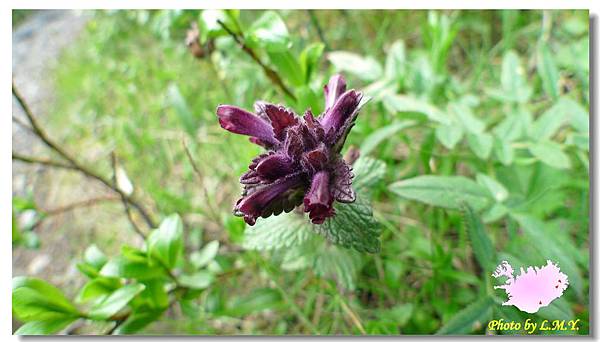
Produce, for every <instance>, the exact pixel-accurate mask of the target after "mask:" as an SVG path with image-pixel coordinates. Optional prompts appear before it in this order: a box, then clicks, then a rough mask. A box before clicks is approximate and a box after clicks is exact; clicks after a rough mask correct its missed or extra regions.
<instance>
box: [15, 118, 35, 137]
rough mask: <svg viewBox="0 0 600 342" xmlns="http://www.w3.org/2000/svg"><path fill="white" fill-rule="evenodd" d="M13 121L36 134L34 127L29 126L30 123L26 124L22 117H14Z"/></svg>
mask: <svg viewBox="0 0 600 342" xmlns="http://www.w3.org/2000/svg"><path fill="white" fill-rule="evenodd" d="M12 121H13V122H14V123H16V124H17V125H19V126H21V127H22V128H23V129H26V130H28V131H29V132H31V133H34V134H35V132H34V131H33V128H31V126H29V125H28V124H26V123H25V122H23V121H22V120H21V119H19V118H17V117H16V116H13V117H12Z"/></svg>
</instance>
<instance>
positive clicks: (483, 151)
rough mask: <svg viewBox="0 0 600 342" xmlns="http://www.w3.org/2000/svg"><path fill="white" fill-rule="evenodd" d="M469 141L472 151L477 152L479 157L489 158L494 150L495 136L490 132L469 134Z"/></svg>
mask: <svg viewBox="0 0 600 342" xmlns="http://www.w3.org/2000/svg"><path fill="white" fill-rule="evenodd" d="M467 142H468V143H469V147H470V148H471V151H473V153H475V155H476V156H477V157H479V159H483V160H485V159H488V157H489V156H490V153H491V152H492V145H493V144H494V138H493V137H492V136H491V135H490V134H489V133H481V134H467Z"/></svg>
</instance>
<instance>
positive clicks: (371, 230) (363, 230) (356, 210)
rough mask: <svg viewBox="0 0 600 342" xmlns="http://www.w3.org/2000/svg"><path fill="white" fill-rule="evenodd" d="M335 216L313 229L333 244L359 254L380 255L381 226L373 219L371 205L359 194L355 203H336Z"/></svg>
mask: <svg viewBox="0 0 600 342" xmlns="http://www.w3.org/2000/svg"><path fill="white" fill-rule="evenodd" d="M334 209H335V212H336V214H335V216H334V217H332V218H329V219H327V220H326V221H325V222H324V223H323V224H320V225H313V229H314V230H315V231H316V232H317V233H319V234H321V235H323V236H324V237H325V238H326V239H327V240H328V241H330V242H331V243H334V244H337V245H341V246H343V247H346V248H353V249H355V250H357V251H359V252H369V253H378V252H379V250H380V249H381V242H380V241H379V235H380V234H381V226H380V224H379V223H378V222H377V221H376V220H375V219H374V218H373V209H372V207H371V204H370V203H369V202H368V201H367V200H365V199H363V198H361V196H360V194H357V196H356V201H355V202H354V203H337V202H336V203H335V204H334Z"/></svg>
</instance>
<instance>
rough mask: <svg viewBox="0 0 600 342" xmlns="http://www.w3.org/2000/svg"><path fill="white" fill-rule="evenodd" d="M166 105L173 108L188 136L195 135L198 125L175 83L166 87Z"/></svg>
mask: <svg viewBox="0 0 600 342" xmlns="http://www.w3.org/2000/svg"><path fill="white" fill-rule="evenodd" d="M167 106H169V107H172V108H173V109H174V110H175V114H177V117H178V118H179V121H180V122H181V125H182V126H183V128H184V129H185V131H186V132H187V133H188V134H189V135H190V136H192V137H193V136H195V134H196V129H197V127H198V124H197V122H196V118H195V117H194V114H193V113H192V111H191V109H190V107H189V106H188V104H187V102H186V101H185V99H184V98H183V96H182V95H181V92H180V91H179V87H178V86H177V84H175V83H171V84H170V85H169V87H168V88H167Z"/></svg>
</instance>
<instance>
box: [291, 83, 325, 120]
mask: <svg viewBox="0 0 600 342" xmlns="http://www.w3.org/2000/svg"><path fill="white" fill-rule="evenodd" d="M295 94H296V97H297V98H298V100H297V107H298V108H306V109H308V108H310V110H311V111H312V112H313V115H315V114H314V113H321V112H322V110H323V104H322V99H321V98H320V97H319V96H318V95H317V94H316V93H315V92H314V91H313V90H312V89H311V88H310V87H309V86H306V85H305V86H302V87H298V88H296V91H295Z"/></svg>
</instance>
